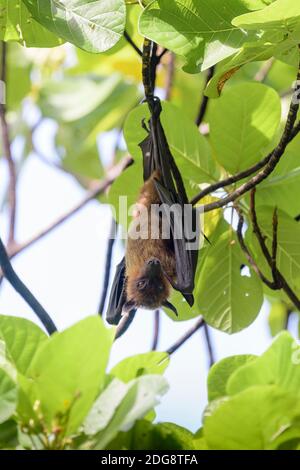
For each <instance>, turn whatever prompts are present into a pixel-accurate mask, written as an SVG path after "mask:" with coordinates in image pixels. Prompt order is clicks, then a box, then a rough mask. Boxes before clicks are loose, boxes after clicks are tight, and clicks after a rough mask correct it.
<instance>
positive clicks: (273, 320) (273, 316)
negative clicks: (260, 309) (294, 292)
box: [268, 301, 289, 336]
mask: <svg viewBox="0 0 300 470" xmlns="http://www.w3.org/2000/svg"><path fill="white" fill-rule="evenodd" d="M288 313H289V309H288V306H287V304H285V303H284V302H281V301H275V302H273V303H272V304H271V309H270V313H269V318H268V321H269V326H270V331H271V335H272V336H276V335H277V334H278V333H280V332H281V331H282V330H284V329H285V328H286V325H287V321H288Z"/></svg>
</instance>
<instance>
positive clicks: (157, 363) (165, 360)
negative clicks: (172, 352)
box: [109, 351, 169, 383]
mask: <svg viewBox="0 0 300 470" xmlns="http://www.w3.org/2000/svg"><path fill="white" fill-rule="evenodd" d="M168 365H169V356H168V354H167V353H163V352H156V351H153V352H149V353H144V354H137V355H135V356H132V357H127V358H126V359H123V361H121V362H119V363H118V364H117V365H116V366H115V367H113V368H112V369H111V371H110V372H109V374H110V375H113V376H114V377H116V378H117V379H119V380H122V382H124V383H128V382H130V381H131V380H133V379H135V378H137V377H140V376H142V375H149V374H150V375H152V374H163V373H164V371H165V370H166V368H167V367H168Z"/></svg>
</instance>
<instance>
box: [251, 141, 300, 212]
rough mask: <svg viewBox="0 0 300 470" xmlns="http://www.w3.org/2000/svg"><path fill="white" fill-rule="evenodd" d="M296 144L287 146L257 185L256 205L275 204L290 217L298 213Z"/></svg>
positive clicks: (299, 176) (299, 178)
mask: <svg viewBox="0 0 300 470" xmlns="http://www.w3.org/2000/svg"><path fill="white" fill-rule="evenodd" d="M296 140H297V146H294V147H293V148H292V147H290V146H289V148H288V149H287V151H286V152H285V154H284V156H283V157H282V158H281V160H280V162H279V163H278V165H277V166H276V168H275V170H274V171H273V172H272V174H271V175H270V176H269V177H268V178H267V179H266V180H265V181H263V182H262V183H261V184H260V185H258V187H257V193H256V201H257V205H270V206H273V205H276V206H277V207H279V208H280V209H282V210H283V211H285V212H286V213H287V214H289V215H290V216H291V217H293V218H294V217H296V216H297V215H299V212H300V211H299V204H298V200H299V197H300V191H299V188H300V165H299V162H298V151H299V142H300V140H299V139H296Z"/></svg>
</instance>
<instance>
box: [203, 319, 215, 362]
mask: <svg viewBox="0 0 300 470" xmlns="http://www.w3.org/2000/svg"><path fill="white" fill-rule="evenodd" d="M204 336H205V342H206V349H207V354H208V364H209V367H212V366H213V365H214V363H215V362H216V361H215V354H214V348H213V345H212V340H211V335H210V331H209V327H208V325H207V323H204Z"/></svg>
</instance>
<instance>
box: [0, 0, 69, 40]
mask: <svg viewBox="0 0 300 470" xmlns="http://www.w3.org/2000/svg"><path fill="white" fill-rule="evenodd" d="M0 11H1V14H0V39H2V40H4V41H16V42H19V43H20V44H22V45H23V46H26V47H54V46H58V45H59V44H62V42H63V41H62V40H61V39H60V38H58V37H57V36H56V34H52V33H51V32H50V31H48V30H47V29H46V28H44V27H43V26H42V25H41V24H39V23H38V22H37V21H35V20H34V19H33V17H32V15H31V13H29V11H28V9H27V7H26V5H25V4H24V3H23V1H22V0H9V1H7V0H0Z"/></svg>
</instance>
